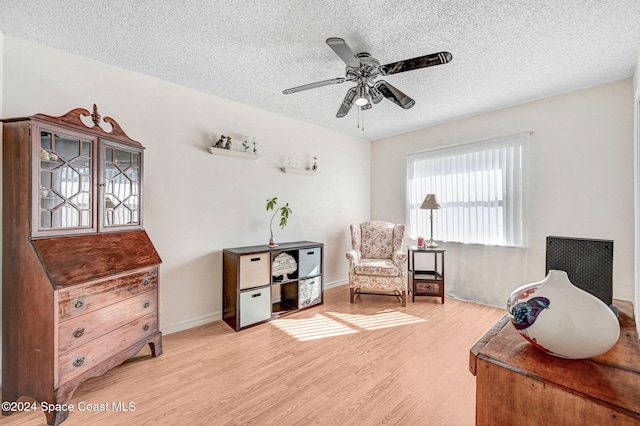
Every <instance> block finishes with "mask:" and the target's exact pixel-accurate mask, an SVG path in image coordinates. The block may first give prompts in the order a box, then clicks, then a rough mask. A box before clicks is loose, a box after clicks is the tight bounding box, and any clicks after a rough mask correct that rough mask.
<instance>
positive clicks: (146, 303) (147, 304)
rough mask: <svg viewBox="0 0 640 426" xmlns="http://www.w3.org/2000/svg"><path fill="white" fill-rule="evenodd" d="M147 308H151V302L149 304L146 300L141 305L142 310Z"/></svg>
mask: <svg viewBox="0 0 640 426" xmlns="http://www.w3.org/2000/svg"><path fill="white" fill-rule="evenodd" d="M149 306H151V302H149V301H148V300H147V301H146V302H144V305H142V307H143V308H148V307H149Z"/></svg>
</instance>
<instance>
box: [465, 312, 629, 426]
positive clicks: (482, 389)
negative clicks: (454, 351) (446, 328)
mask: <svg viewBox="0 0 640 426" xmlns="http://www.w3.org/2000/svg"><path fill="white" fill-rule="evenodd" d="M615 304H616V305H617V306H618V308H619V309H620V315H619V320H620V339H619V340H618V343H616V345H615V346H614V347H613V348H612V349H611V350H609V351H608V352H606V353H604V354H602V355H600V356H597V357H595V358H591V359H586V360H568V359H562V358H557V357H554V356H551V355H547V354H545V353H543V352H541V351H539V350H538V349H536V348H534V347H533V346H531V344H530V343H529V342H527V341H526V340H525V339H523V338H522V336H520V335H519V333H518V332H517V331H516V329H515V328H514V327H513V325H512V324H511V323H510V321H509V317H508V316H507V315H505V316H504V317H503V318H502V319H501V320H500V321H498V322H497V323H496V325H495V326H494V327H493V328H492V329H491V330H490V331H489V332H488V333H487V334H486V335H485V336H484V337H483V338H482V339H480V340H479V341H478V342H477V343H476V344H475V345H474V346H473V347H472V348H471V354H470V357H469V369H470V370H471V373H472V374H473V375H474V376H476V424H478V425H518V426H521V425H536V426H538V425H542V424H544V425H587V424H588V425H636V426H637V425H639V424H640V344H639V342H638V333H637V332H636V326H635V321H634V318H633V307H632V305H631V303H629V302H623V301H617V300H616V301H615Z"/></svg>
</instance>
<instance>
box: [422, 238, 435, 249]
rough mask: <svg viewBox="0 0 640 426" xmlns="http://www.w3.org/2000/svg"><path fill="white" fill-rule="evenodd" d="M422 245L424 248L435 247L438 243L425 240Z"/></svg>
mask: <svg viewBox="0 0 640 426" xmlns="http://www.w3.org/2000/svg"><path fill="white" fill-rule="evenodd" d="M424 246H425V247H426V248H436V247H438V245H437V244H436V242H435V241H433V240H430V241H427V242H426V243H424Z"/></svg>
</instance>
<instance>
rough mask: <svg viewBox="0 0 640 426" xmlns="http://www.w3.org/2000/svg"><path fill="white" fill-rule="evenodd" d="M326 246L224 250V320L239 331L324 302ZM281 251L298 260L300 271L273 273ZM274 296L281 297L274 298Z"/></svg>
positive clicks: (301, 244)
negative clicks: (282, 278)
mask: <svg viewBox="0 0 640 426" xmlns="http://www.w3.org/2000/svg"><path fill="white" fill-rule="evenodd" d="M323 251H324V245H323V244H322V243H316V242H312V241H300V242H295V243H284V244H280V245H278V246H275V247H270V246H268V245H262V246H249V247H237V248H229V249H224V250H223V254H222V263H223V282H222V293H223V314H222V316H223V320H224V321H225V322H226V323H227V324H229V326H230V327H231V328H233V329H234V330H235V331H239V330H241V329H244V328H247V327H252V326H255V325H257V324H261V323H264V322H267V321H270V320H271V319H274V318H281V317H283V316H286V315H289V314H291V313H294V312H297V311H299V310H301V309H306V308H308V307H311V306H315V305H318V304H322V303H323V297H324V291H323V290H324V278H323V271H324V264H323V259H324V257H323ZM281 253H287V254H290V255H291V256H292V257H293V258H294V260H295V261H296V265H297V266H296V271H295V272H291V273H290V274H287V279H286V280H281V281H279V280H278V278H280V277H282V275H278V276H276V277H274V276H273V275H272V265H273V262H274V259H275V258H276V257H277V256H278V255H279V254H281ZM272 297H274V298H275V299H278V300H272Z"/></svg>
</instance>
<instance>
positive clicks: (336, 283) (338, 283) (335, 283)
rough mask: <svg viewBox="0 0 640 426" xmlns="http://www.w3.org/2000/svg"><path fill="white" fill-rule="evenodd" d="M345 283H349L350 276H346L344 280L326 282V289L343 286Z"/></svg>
mask: <svg viewBox="0 0 640 426" xmlns="http://www.w3.org/2000/svg"><path fill="white" fill-rule="evenodd" d="M345 284H349V279H348V278H345V279H343V280H338V281H332V282H330V283H324V289H325V290H329V289H331V288H336V287H340V286H343V285H345Z"/></svg>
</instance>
